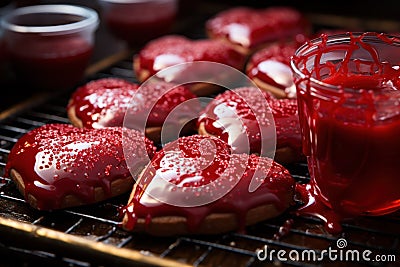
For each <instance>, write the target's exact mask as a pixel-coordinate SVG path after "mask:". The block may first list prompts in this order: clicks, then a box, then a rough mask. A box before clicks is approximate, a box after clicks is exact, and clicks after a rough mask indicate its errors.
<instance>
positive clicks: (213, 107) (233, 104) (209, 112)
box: [198, 87, 301, 155]
mask: <svg viewBox="0 0 400 267" xmlns="http://www.w3.org/2000/svg"><path fill="white" fill-rule="evenodd" d="M259 92H262V95H263V96H264V97H265V99H261V98H259ZM245 100H246V101H247V103H246V102H245ZM265 102H267V103H268V105H269V107H270V108H271V111H272V115H273V116H274V120H275V127H276V138H277V139H276V140H277V144H276V147H277V148H282V147H286V146H289V147H291V148H292V149H294V151H296V152H298V154H299V155H300V154H301V136H300V125H299V118H298V114H297V101H296V100H294V99H276V98H274V97H273V96H272V95H270V94H269V93H266V92H264V91H260V90H259V89H258V88H255V87H254V88H253V87H242V88H238V89H235V90H228V91H225V92H224V93H222V94H220V95H218V96H217V97H215V99H214V100H213V101H211V102H210V103H209V104H208V105H207V107H206V108H205V110H204V112H203V113H202V114H201V115H200V117H199V119H198V124H200V123H202V122H203V123H204V126H205V129H206V131H207V132H208V133H209V134H211V135H214V136H217V137H219V138H221V139H222V140H224V141H225V142H228V144H229V145H231V146H232V149H233V151H235V152H238V153H242V152H245V151H241V149H243V147H244V143H245V141H244V139H247V138H248V140H249V144H250V153H260V152H261V143H262V142H267V143H268V140H269V139H271V136H269V135H268V136H265V137H266V138H267V140H261V135H260V127H261V129H263V128H264V129H265V132H268V131H267V130H266V129H269V128H270V127H271V121H270V119H269V118H268V116H267V115H266V114H267V112H269V111H268V110H266V109H265V107H264V106H263V104H264V103H265ZM250 107H251V108H253V111H254V112H253V111H252V110H251V109H250ZM227 108H229V110H227ZM232 114H237V115H232ZM235 116H239V117H240V119H241V120H242V122H243V124H244V127H245V129H244V130H245V132H238V131H241V129H240V128H238V125H239V124H240V123H241V122H240V121H238V120H234V121H233V122H232V121H227V119H229V118H232V117H235ZM257 120H258V121H259V123H260V124H259V123H257Z"/></svg>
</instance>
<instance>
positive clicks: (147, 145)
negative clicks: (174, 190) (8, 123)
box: [6, 124, 155, 210]
mask: <svg viewBox="0 0 400 267" xmlns="http://www.w3.org/2000/svg"><path fill="white" fill-rule="evenodd" d="M123 134H124V140H125V148H124V149H126V152H127V153H128V154H129V155H130V158H129V161H130V163H133V164H134V165H135V166H130V167H131V169H132V170H137V171H138V174H139V172H140V170H141V169H142V168H143V167H144V166H145V165H146V163H147V162H148V159H149V157H150V158H151V157H152V156H153V154H154V152H155V147H154V146H153V144H152V142H151V141H149V140H148V139H145V140H143V138H144V136H143V135H142V134H140V133H139V132H138V131H135V130H129V129H123V128H120V127H112V128H104V129H80V128H76V127H74V126H72V125H67V124H49V125H45V126H42V127H39V128H36V129H34V130H32V131H31V132H29V133H27V134H25V135H24V136H22V137H21V138H20V139H19V140H18V142H17V143H16V144H15V146H14V147H13V149H12V150H11V152H10V155H9V156H8V162H7V165H6V176H9V177H11V178H12V179H13V180H14V181H15V183H16V184H17V186H18V189H19V191H20V192H21V193H22V194H23V195H24V196H25V199H26V200H27V202H28V203H29V204H30V205H32V206H33V207H35V208H37V209H40V210H55V209H62V208H66V207H72V206H79V205H84V204H91V203H94V202H99V201H102V200H105V199H107V198H110V197H113V196H116V195H120V194H122V193H125V192H127V191H129V190H130V189H131V188H132V185H133V182H134V180H133V178H132V176H131V173H130V172H129V170H128V167H127V165H126V160H128V159H127V158H125V156H124V152H123V147H122V135H123ZM126 144H128V145H126Z"/></svg>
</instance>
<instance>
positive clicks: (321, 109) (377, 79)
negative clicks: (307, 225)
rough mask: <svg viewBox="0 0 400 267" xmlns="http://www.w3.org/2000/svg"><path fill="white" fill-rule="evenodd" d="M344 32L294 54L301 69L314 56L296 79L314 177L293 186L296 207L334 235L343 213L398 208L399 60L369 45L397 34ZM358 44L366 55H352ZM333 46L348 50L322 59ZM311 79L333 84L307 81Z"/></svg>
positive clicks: (344, 216)
mask: <svg viewBox="0 0 400 267" xmlns="http://www.w3.org/2000/svg"><path fill="white" fill-rule="evenodd" d="M349 36H350V40H349V42H348V43H346V44H344V43H339V42H336V43H333V44H331V43H329V42H328V40H329V39H328V37H327V36H322V37H321V38H322V39H321V42H320V43H319V44H318V49H316V50H313V52H312V53H310V54H308V55H300V56H299V55H297V56H295V57H294V59H293V60H294V61H293V62H294V63H295V64H296V65H297V67H300V69H301V71H304V72H306V71H307V70H306V65H305V64H307V61H310V57H312V56H315V58H314V59H313V60H314V62H313V63H314V64H313V65H314V69H313V71H312V72H311V73H310V72H308V73H305V77H302V78H298V79H297V81H296V79H295V81H296V86H297V97H298V102H299V115H300V124H301V126H302V133H303V152H304V153H305V155H306V156H307V157H308V165H309V166H308V168H309V170H310V175H311V177H312V179H311V182H310V183H309V184H306V185H297V187H296V191H297V194H298V196H299V197H300V199H302V201H303V202H304V203H305V205H304V206H302V207H301V208H300V209H299V210H297V212H296V213H297V214H298V215H311V216H316V217H318V218H320V219H322V220H323V221H324V222H325V226H326V230H327V231H328V232H331V233H338V232H340V231H341V225H340V222H341V221H342V220H343V219H347V218H354V217H357V216H363V215H384V214H387V213H390V212H393V211H395V210H397V209H399V206H400V191H399V188H400V179H399V173H400V165H399V162H400V152H399V151H400V138H399V135H400V115H399V114H400V110H399V104H398V103H397V101H398V100H399V97H400V94H399V92H398V89H399V80H400V79H399V77H400V70H399V67H397V65H398V64H399V62H400V61H399V60H398V59H397V61H395V60H396V59H393V62H392V63H391V62H386V61H387V59H385V54H384V53H382V51H381V50H379V47H378V48H376V47H374V46H373V45H375V44H376V42H377V41H379V42H380V43H382V44H384V45H386V46H388V47H389V46H390V44H391V43H393V42H394V41H395V40H394V39H391V38H389V37H386V36H384V35H379V34H373V33H366V34H361V35H356V34H354V35H353V34H349ZM368 38H372V39H373V40H374V41H375V43H372V44H371V43H368V40H369V39H368ZM397 41H398V40H397ZM308 45H310V44H308ZM360 48H362V49H363V52H364V53H363V57H362V58H358V56H356V57H354V56H353V55H354V54H356V55H357V53H358V52H359V51H358V50H359V49H360ZM392 48H393V47H392ZM335 51H346V53H344V55H345V56H344V58H342V59H341V60H340V61H336V63H333V62H329V61H328V62H324V63H321V62H320V59H321V58H322V55H325V54H329V53H333V52H335ZM387 57H388V56H387V55H386V58H387ZM389 59H390V56H389ZM310 77H313V78H315V79H317V80H320V81H322V82H324V83H327V84H330V85H335V86H336V87H332V86H331V87H330V86H329V85H322V86H321V85H318V84H316V85H315V84H312V81H310ZM318 86H320V87H318ZM324 86H325V87H324ZM322 87H324V88H322ZM315 88H316V89H315ZM321 88H322V89H321ZM333 88H335V89H333ZM315 92H317V93H315ZM317 94H319V95H317ZM321 96H322V97H321ZM396 103H397V104H396ZM304 137H306V138H304Z"/></svg>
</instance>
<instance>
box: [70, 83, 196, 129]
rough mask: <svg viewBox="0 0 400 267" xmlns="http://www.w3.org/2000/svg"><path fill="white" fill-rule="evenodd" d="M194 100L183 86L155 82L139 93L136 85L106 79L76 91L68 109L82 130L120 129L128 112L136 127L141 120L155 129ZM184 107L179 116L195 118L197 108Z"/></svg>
mask: <svg viewBox="0 0 400 267" xmlns="http://www.w3.org/2000/svg"><path fill="white" fill-rule="evenodd" d="M195 98H196V96H195V95H194V94H193V93H192V92H191V91H190V90H189V89H187V88H186V87H185V86H177V85H175V84H171V83H165V82H157V83H148V84H144V85H143V86H142V87H140V89H139V85H137V84H134V83H130V82H127V81H125V80H122V79H116V78H106V79H100V80H95V81H91V82H89V83H87V84H86V85H84V86H82V87H80V88H78V89H77V90H76V91H75V92H74V94H73V95H72V98H71V100H70V102H69V104H68V108H73V109H74V111H75V114H76V116H77V117H78V118H79V119H80V120H81V121H82V123H83V126H84V127H85V128H101V127H113V126H123V123H124V117H125V113H126V112H127V110H128V109H129V115H130V116H131V117H132V118H136V119H137V120H139V122H138V123H137V124H139V125H138V127H140V126H141V125H140V122H143V120H146V127H156V126H162V125H163V123H164V121H165V119H166V118H167V116H168V114H169V113H170V112H171V111H172V110H173V109H174V108H175V107H177V106H178V105H179V104H181V103H183V102H185V101H187V100H190V99H195ZM133 102H134V105H133ZM153 104H154V107H152V105H153ZM183 107H184V108H183V109H181V110H180V112H181V115H182V116H187V117H190V118H191V117H193V116H194V114H197V113H196V112H197V111H198V108H197V107H195V106H194V103H192V105H191V108H190V109H189V107H185V106H183ZM196 108H197V109H196ZM146 114H148V115H149V116H148V117H147V116H146ZM130 122H131V121H130ZM130 126H133V125H130Z"/></svg>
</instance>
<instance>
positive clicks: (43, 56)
mask: <svg viewBox="0 0 400 267" xmlns="http://www.w3.org/2000/svg"><path fill="white" fill-rule="evenodd" d="M98 24H99V18H98V15H97V13H96V12H95V11H94V10H92V9H89V8H86V7H79V6H73V5H36V6H28V7H22V8H18V9H15V10H13V11H12V12H10V13H9V14H7V15H5V16H4V17H3V19H2V21H1V26H2V29H3V31H4V32H3V33H4V42H5V48H6V50H7V55H8V58H9V60H10V63H11V64H12V66H13V67H14V70H15V73H16V77H17V79H18V81H19V82H22V83H23V84H25V85H27V86H29V87H34V88H41V89H60V88H61V89H65V88H69V87H72V86H73V85H75V84H76V83H78V82H79V81H80V80H81V79H82V78H83V75H84V72H85V69H86V67H87V65H88V64H89V61H90V58H91V55H92V51H93V46H94V32H95V30H96V29H97V27H98Z"/></svg>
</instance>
